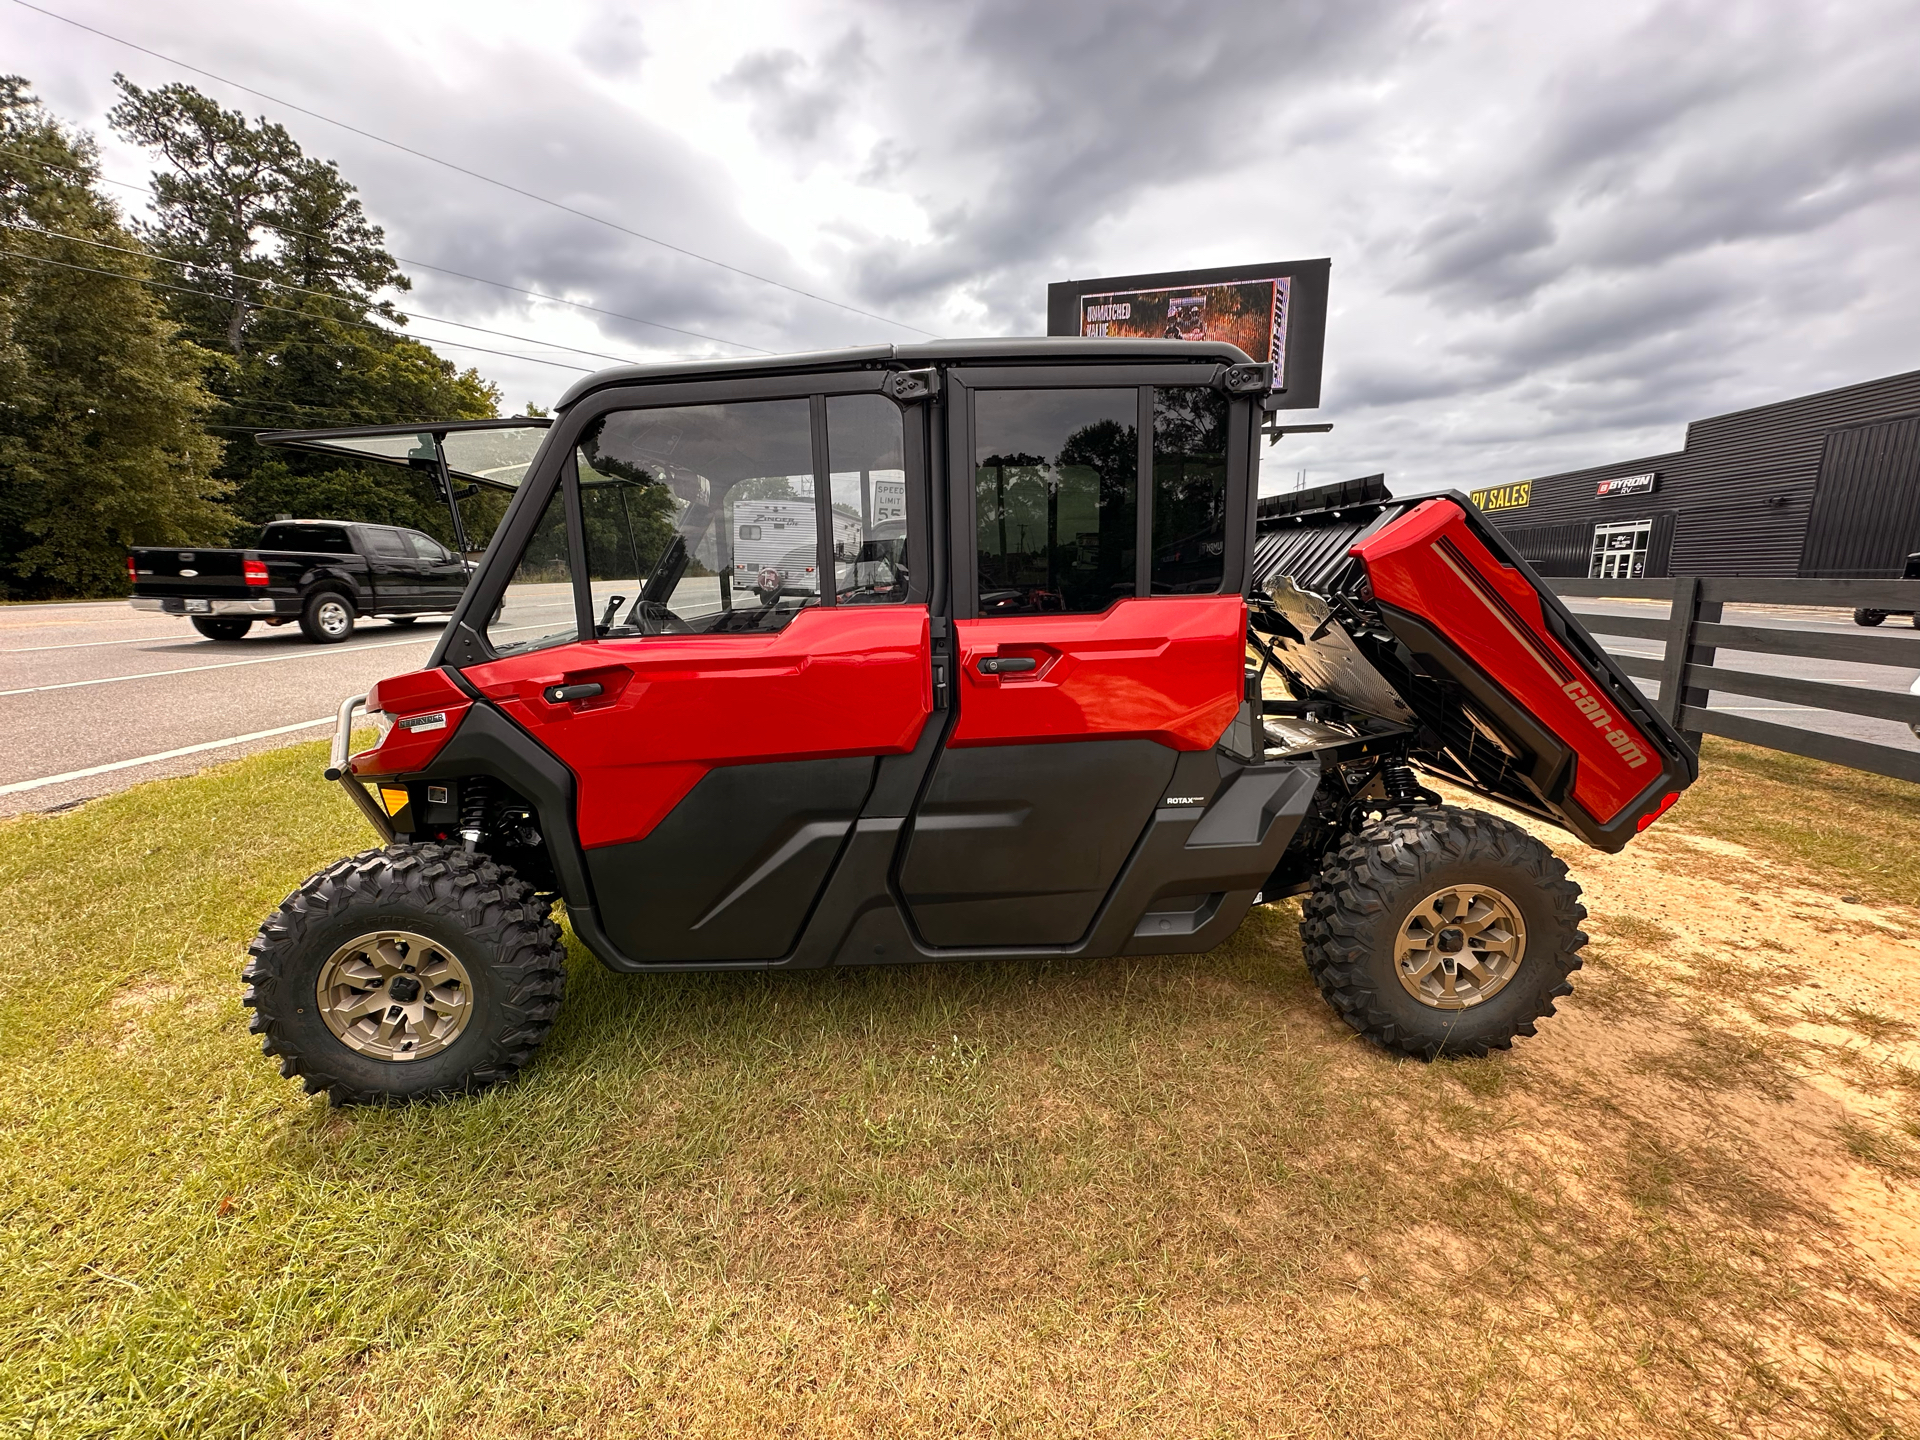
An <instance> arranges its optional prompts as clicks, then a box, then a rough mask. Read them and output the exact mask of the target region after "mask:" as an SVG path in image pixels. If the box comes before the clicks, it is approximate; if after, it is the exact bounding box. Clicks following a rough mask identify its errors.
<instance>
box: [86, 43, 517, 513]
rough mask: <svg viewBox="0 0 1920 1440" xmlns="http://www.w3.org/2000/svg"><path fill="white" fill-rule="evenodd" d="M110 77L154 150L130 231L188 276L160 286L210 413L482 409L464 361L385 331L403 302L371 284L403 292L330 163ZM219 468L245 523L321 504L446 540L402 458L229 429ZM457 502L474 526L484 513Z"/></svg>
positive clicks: (232, 119) (120, 124) (361, 417)
mask: <svg viewBox="0 0 1920 1440" xmlns="http://www.w3.org/2000/svg"><path fill="white" fill-rule="evenodd" d="M114 83H115V84H116V85H117V86H118V87H119V89H120V92H121V95H122V99H121V101H120V103H119V104H118V105H116V106H115V107H114V108H113V110H112V112H111V113H110V115H109V117H108V118H109V120H110V122H111V123H112V125H113V126H114V128H115V130H116V131H118V132H119V133H120V134H122V135H124V136H125V137H127V138H128V139H130V140H133V141H136V142H137V143H139V144H141V145H143V146H146V147H147V148H149V149H151V150H153V151H155V152H156V153H157V154H158V155H159V157H160V158H161V160H162V161H163V162H164V167H163V168H162V169H160V170H158V171H156V172H155V173H154V176H153V195H154V200H153V207H152V208H153V219H152V220H151V221H150V222H148V223H147V224H146V225H145V227H144V228H143V232H142V233H143V236H144V238H145V239H146V240H147V241H148V242H149V243H150V244H151V245H152V247H153V249H154V252H155V253H156V254H158V255H160V256H163V257H164V258H166V259H167V260H170V261H173V262H175V271H176V274H177V275H178V276H179V277H181V278H180V279H179V280H178V281H177V283H178V284H179V285H181V286H182V287H183V288H184V289H187V290H192V291H197V292H200V293H198V294H177V293H176V294H174V295H172V296H171V298H170V301H169V303H170V305H171V306H172V309H173V313H174V315H175V316H176V318H178V319H179V321H180V322H181V324H182V325H183V326H184V327H185V328H186V330H187V332H188V334H190V335H191V336H193V338H194V339H195V340H197V341H198V342H199V343H200V344H201V345H202V346H203V347H205V348H207V349H209V350H217V351H220V352H222V354H223V355H224V357H225V358H224V360H223V362H222V363H221V364H220V365H219V366H218V367H217V368H216V369H214V370H212V371H211V372H210V373H209V377H208V378H209V384H210V385H211V387H212V389H213V390H214V392H215V394H216V396H217V397H218V401H219V405H218V414H217V415H216V416H215V423H216V424H217V425H218V426H220V427H222V428H223V429H224V430H225V431H227V432H231V433H235V434H240V435H245V434H250V433H251V432H254V431H258V430H263V429H283V428H284V429H293V428H317V427H322V426H329V425H353V424H386V423H390V422H398V421H410V420H459V419H481V418H485V417H489V416H492V415H493V414H495V413H496V407H497V406H498V404H499V399H500V393H499V391H498V390H497V389H496V388H495V387H494V386H493V385H491V384H489V383H488V382H487V381H485V380H484V379H482V378H481V376H480V374H479V372H478V371H475V370H472V369H468V370H464V371H463V370H459V369H456V367H455V366H453V365H452V364H451V363H449V362H448V361H446V360H443V359H441V358H440V356H438V355H436V354H435V353H434V352H433V351H432V350H430V349H428V348H427V347H426V346H425V345H422V344H420V343H419V342H418V341H415V340H412V339H410V338H408V337H406V336H404V335H399V334H396V333H395V330H396V329H397V328H398V327H401V326H403V325H404V324H405V323H406V317H405V316H403V315H401V314H400V313H399V312H398V310H397V309H395V307H394V303H393V301H392V300H391V299H383V298H382V293H383V292H394V293H404V292H405V291H406V290H407V289H409V288H410V282H409V281H408V279H407V277H406V276H405V275H404V274H402V273H401V271H400V269H399V266H398V265H397V264H396V262H395V261H394V258H393V256H392V255H390V254H388V253H387V251H386V249H385V248H384V246H385V235H384V233H383V232H382V230H381V228H380V227H379V226H378V225H375V224H373V223H372V222H371V221H370V220H369V219H368V218H367V215H366V212H365V209H364V208H363V207H362V205H361V203H360V200H359V199H358V197H357V196H356V194H355V191H354V187H353V186H352V185H351V184H350V183H348V181H347V180H346V178H345V177H344V176H343V175H341V173H340V170H339V167H338V166H337V165H335V164H334V163H333V162H332V161H330V160H328V161H322V160H316V159H313V158H311V157H309V156H307V155H306V154H305V153H304V152H303V151H302V150H301V148H300V145H299V143H298V142H297V141H296V140H295V139H294V138H293V136H292V135H291V134H289V133H288V131H287V130H286V129H285V128H284V127H282V126H280V125H277V124H275V123H273V122H271V121H269V120H267V119H265V118H264V117H262V118H260V119H258V120H254V121H249V120H248V119H247V118H246V116H245V115H244V114H242V113H241V112H240V111H238V110H223V109H221V108H220V106H219V104H218V103H217V102H215V101H214V100H212V99H210V98H209V97H207V96H205V95H203V94H201V93H200V92H199V91H198V90H196V89H194V88H193V87H192V86H190V85H178V84H175V85H166V86H163V87H161V88H159V89H156V90H146V89H142V88H141V87H140V86H138V85H135V84H134V83H133V82H131V81H130V80H128V79H127V78H126V77H125V76H115V77H114ZM221 474H222V475H223V476H225V477H227V478H229V479H231V480H232V481H233V483H234V497H233V507H234V509H235V510H236V511H238V512H239V514H240V516H241V517H242V518H243V519H244V520H246V521H247V522H248V523H250V524H253V525H259V524H263V523H265V522H266V521H268V520H271V519H273V518H274V517H275V516H276V515H282V514H294V515H302V516H313V517H320V516H328V517H333V518H338V519H354V520H370V521H377V522H384V523H389V524H400V525H412V526H416V527H418V528H420V529H423V530H426V531H428V532H430V533H432V534H434V535H437V536H439V537H440V538H441V539H442V540H445V541H448V542H449V543H451V541H452V538H453V537H452V534H451V530H450V526H449V525H448V522H447V514H446V506H445V503H444V502H443V501H442V500H440V499H439V497H438V496H437V495H436V494H435V493H434V489H433V486H432V484H431V482H430V481H429V480H428V479H427V478H426V477H425V476H422V475H419V474H414V473H410V472H404V471H398V470H394V469H391V468H389V467H385V466H356V465H353V464H351V463H342V462H340V461H335V460H330V459H327V458H325V457H321V456H315V455H308V454H302V453H300V452H289V451H276V450H272V449H267V448H263V447H261V446H258V445H254V444H252V443H249V442H248V441H246V440H241V441H239V442H238V443H235V444H233V445H230V446H229V447H228V450H227V455H226V459H225V462H224V465H223V468H222V471H221ZM497 508H498V507H497V506H495V507H493V509H494V510H497ZM468 509H469V511H471V512H472V513H471V514H470V516H469V524H470V530H471V531H473V532H474V533H475V535H476V536H477V539H478V540H480V541H484V540H485V538H486V537H487V535H488V534H490V533H491V524H490V523H488V522H489V520H490V519H491V520H497V518H498V517H497V514H494V513H492V511H490V510H489V508H488V507H487V506H485V505H476V504H475V503H474V502H468Z"/></svg>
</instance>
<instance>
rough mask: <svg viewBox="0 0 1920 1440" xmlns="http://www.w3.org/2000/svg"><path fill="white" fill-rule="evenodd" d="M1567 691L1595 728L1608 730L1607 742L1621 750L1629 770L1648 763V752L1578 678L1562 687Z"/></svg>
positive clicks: (1570, 698) (1568, 696) (1621, 756)
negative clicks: (1623, 728)
mask: <svg viewBox="0 0 1920 1440" xmlns="http://www.w3.org/2000/svg"><path fill="white" fill-rule="evenodd" d="M1560 688H1561V689H1562V690H1564V691H1566V692H1567V698H1568V699H1569V700H1571V701H1573V703H1574V704H1575V705H1577V706H1578V707H1579V708H1580V713H1581V714H1582V715H1584V716H1586V717H1587V719H1589V720H1591V721H1592V722H1593V728H1594V729H1596V730H1603V731H1605V732H1606V736H1607V743H1608V744H1609V745H1611V746H1613V748H1614V749H1616V750H1618V751H1619V752H1620V758H1621V759H1622V760H1624V761H1626V762H1627V768H1628V769H1629V770H1638V769H1639V768H1640V767H1641V766H1642V765H1644V764H1646V763H1647V752H1646V751H1644V750H1642V749H1641V748H1640V747H1639V746H1638V745H1636V744H1634V741H1633V737H1632V736H1631V735H1629V734H1628V733H1627V732H1626V731H1624V730H1622V729H1620V728H1619V727H1618V726H1617V725H1615V724H1614V723H1613V716H1611V715H1609V714H1608V713H1607V712H1606V710H1605V709H1604V708H1603V707H1602V706H1601V704H1600V702H1599V701H1598V700H1596V699H1594V698H1593V694H1592V692H1591V691H1589V690H1588V689H1587V687H1586V686H1584V685H1582V684H1581V683H1580V682H1579V681H1578V680H1569V681H1568V682H1567V683H1566V684H1564V685H1562V686H1561V687H1560Z"/></svg>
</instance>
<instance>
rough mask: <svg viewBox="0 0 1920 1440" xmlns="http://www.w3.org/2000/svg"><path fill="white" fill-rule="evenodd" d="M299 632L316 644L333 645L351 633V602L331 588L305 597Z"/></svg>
mask: <svg viewBox="0 0 1920 1440" xmlns="http://www.w3.org/2000/svg"><path fill="white" fill-rule="evenodd" d="M300 633H301V634H303V635H305V636H306V637H307V639H309V640H311V641H313V643H314V644H316V645H334V644H338V643H339V642H340V641H342V640H344V639H346V638H347V637H348V636H349V635H351V634H353V602H352V601H350V600H349V599H347V597H346V596H344V595H341V594H338V593H336V592H335V591H332V590H320V591H317V592H315V593H314V594H312V595H309V596H308V597H307V603H306V604H305V606H303V607H302V608H301V611H300Z"/></svg>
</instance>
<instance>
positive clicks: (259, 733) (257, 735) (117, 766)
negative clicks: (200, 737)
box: [0, 715, 334, 795]
mask: <svg viewBox="0 0 1920 1440" xmlns="http://www.w3.org/2000/svg"><path fill="white" fill-rule="evenodd" d="M333 723H334V717H333V716H331V715H323V716H321V717H320V718H319V719H318V720H302V721H301V722H300V723H299V724H297V725H281V726H278V727H277V728H275V729H272V730H255V731H253V732H252V733H251V734H247V735H230V736H228V737H227V738H226V739H225V740H208V741H205V742H203V743H202V744H199V745H182V746H181V747H180V748H179V749H178V750H162V751H160V752H159V753H158V754H154V755H140V756H137V757H135V758H134V759H132V760H115V761H114V762H113V763H112V764H111V765H92V766H89V767H88V768H87V769H85V770H69V771H67V773H66V774H64V775H45V776H42V777H41V778H40V779H38V780H16V781H14V782H13V784H11V785H0V795H17V794H19V793H20V792H21V791H22V790H38V789H40V788H41V787H42V786H45V785H62V784H65V783H66V782H67V781H69V780H85V779H87V778H88V777H89V776H92V775H105V774H107V773H108V772H110V771H113V770H131V769H132V768H133V767H134V766H136V765H151V764H153V763H154V762H155V761H158V760H174V759H178V758H179V757H180V756H182V755H198V754H199V753H200V752H201V751H203V750H221V749H224V748H226V747H227V746H229V745H244V744H246V743H247V742H248V741H249V740H266V739H269V738H271V737H272V736H275V735H291V734H292V733H293V732H294V731H296V730H312V729H315V728H316V727H318V726H321V725H331V724H333Z"/></svg>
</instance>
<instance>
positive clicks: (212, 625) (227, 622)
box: [193, 615, 253, 640]
mask: <svg viewBox="0 0 1920 1440" xmlns="http://www.w3.org/2000/svg"><path fill="white" fill-rule="evenodd" d="M193 628H194V629H196V630H198V631H199V632H200V633H201V634H202V635H204V636H206V637H207V639H209V640H243V639H245V638H246V634H247V632H248V631H249V630H251V629H252V628H253V621H251V620H248V619H245V618H243V617H238V616H229V615H196V616H194V617H193Z"/></svg>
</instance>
